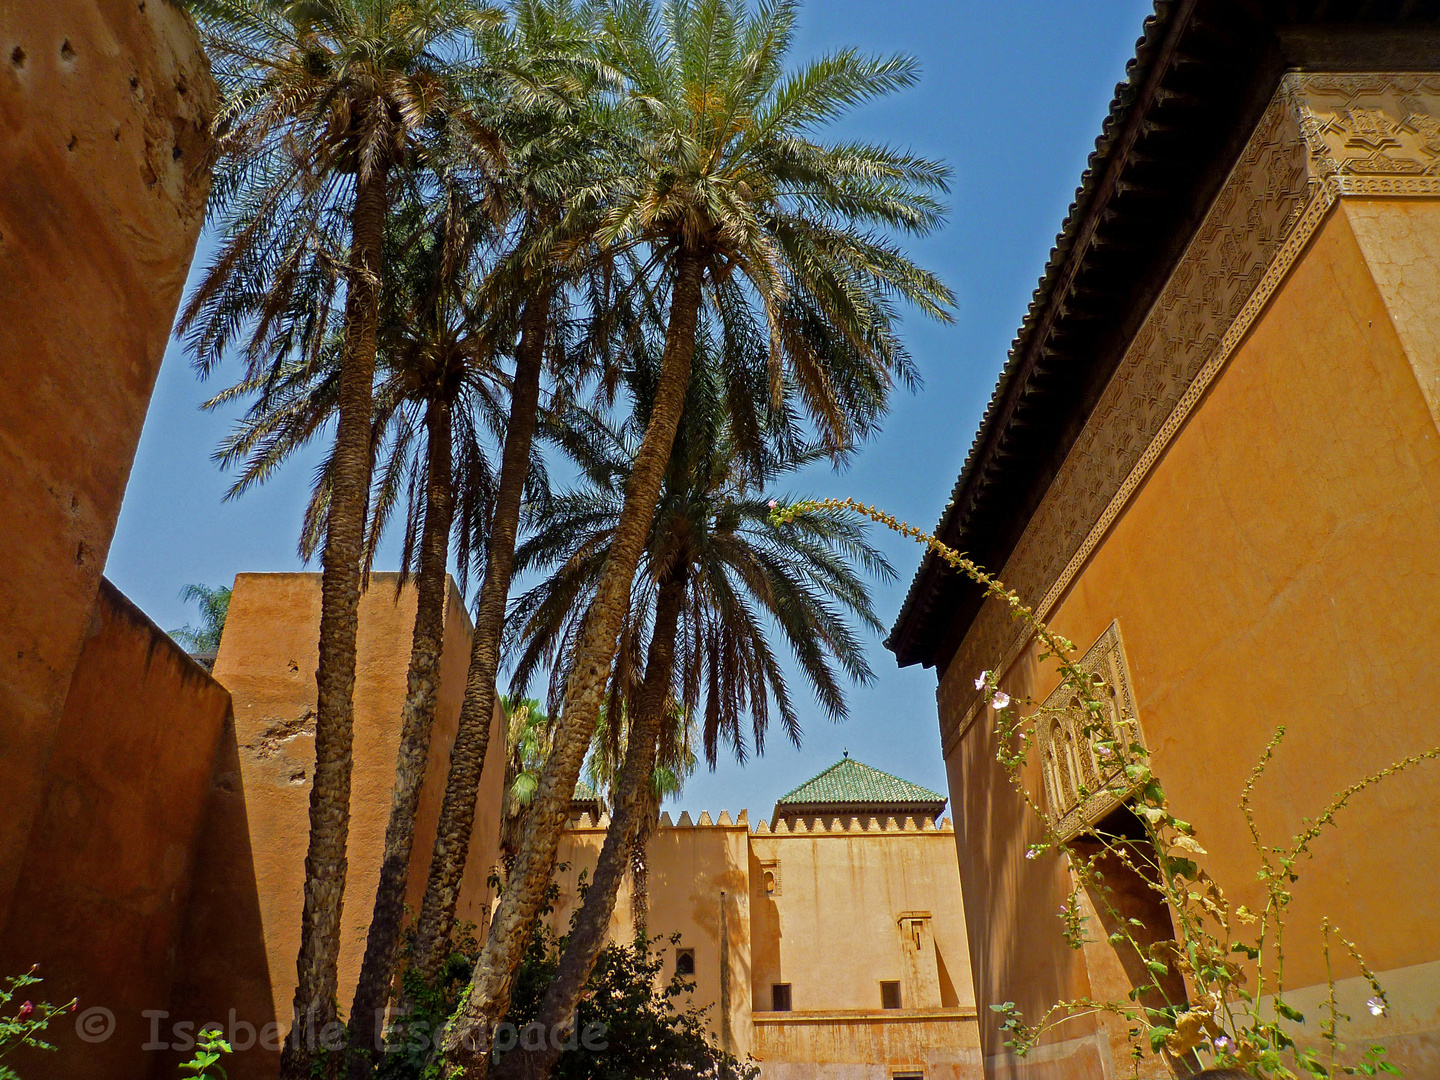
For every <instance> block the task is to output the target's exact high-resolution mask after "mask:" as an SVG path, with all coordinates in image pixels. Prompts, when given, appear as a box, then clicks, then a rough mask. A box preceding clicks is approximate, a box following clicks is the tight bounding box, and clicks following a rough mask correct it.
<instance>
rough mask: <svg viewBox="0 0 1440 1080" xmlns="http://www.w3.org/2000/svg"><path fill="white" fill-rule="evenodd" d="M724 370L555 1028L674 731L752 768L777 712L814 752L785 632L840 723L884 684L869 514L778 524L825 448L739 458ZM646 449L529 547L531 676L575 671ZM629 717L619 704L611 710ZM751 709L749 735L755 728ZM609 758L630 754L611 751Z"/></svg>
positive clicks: (652, 606) (555, 993) (661, 589)
mask: <svg viewBox="0 0 1440 1080" xmlns="http://www.w3.org/2000/svg"><path fill="white" fill-rule="evenodd" d="M707 351H708V350H707ZM701 357H702V358H703V357H704V353H702V354H701ZM707 367H708V365H706V366H705V367H702V369H701V370H699V371H697V372H696V373H695V377H694V378H692V383H691V392H690V394H689V395H688V399H687V407H686V412H685V415H684V418H683V419H682V422H681V429H680V432H679V435H678V437H677V439H676V443H675V446H674V448H673V450H672V454H671V462H670V467H669V469H668V470H667V472H666V477H665V486H664V489H663V492H662V495H661V501H660V505H659V507H658V508H657V510H656V514H655V519H654V522H653V525H652V528H651V535H650V538H649V543H648V545H647V547H646V551H645V554H644V557H643V559H642V566H641V570H640V572H639V573H638V574H637V575H636V580H635V586H634V588H633V589H632V607H633V608H634V609H636V610H637V612H641V613H645V612H648V613H649V618H647V617H645V615H644V614H641V616H640V617H638V618H632V620H631V625H638V624H644V623H646V622H649V625H650V630H649V645H648V649H647V650H646V652H647V660H646V664H645V671H644V676H643V679H642V680H641V681H640V684H639V687H638V692H637V691H632V690H628V689H627V688H625V687H623V686H622V687H621V688H620V689H619V691H618V692H619V693H620V694H621V695H623V697H624V699H625V700H624V701H623V702H622V703H621V704H622V705H623V706H624V708H625V711H626V712H628V714H629V716H630V719H631V722H630V724H629V728H628V731H627V733H626V735H627V741H626V746H625V752H624V761H623V764H622V765H621V766H620V769H619V775H618V777H617V779H616V781H615V785H614V787H615V791H616V798H615V815H614V817H613V818H612V819H611V823H610V829H609V831H608V832H607V834H606V838H605V843H604V845H603V847H602V849H601V853H600V858H599V861H598V862H597V865H596V868H595V873H594V876H593V879H592V882H591V885H590V889H589V890H588V891H587V893H586V895H585V900H584V902H583V903H582V905H581V910H580V913H579V915H578V917H577V918H576V921H575V923H574V926H573V928H572V930H571V933H570V937H569V941H568V944H567V947H566V950H565V952H564V954H563V955H562V957H561V960H560V966H559V968H558V970H557V972H556V975H555V977H554V979H553V980H552V981H551V983H550V985H549V987H548V989H547V991H546V996H545V1000H544V1002H543V1004H542V1006H541V1010H540V1015H539V1021H540V1023H542V1024H562V1023H564V1021H565V1019H566V1017H568V1016H569V1015H570V1014H571V1012H572V1010H573V1009H574V1007H575V1005H576V1003H577V1002H578V1000H579V995H580V993H581V991H582V990H583V988H584V984H585V981H586V980H587V979H588V978H589V975H590V972H591V970H592V968H593V967H594V964H595V960H596V958H597V957H598V956H599V953H600V950H601V949H602V948H603V947H604V944H605V940H606V934H607V930H608V927H609V924H610V918H611V915H612V914H613V912H614V905H615V899H616V895H617V891H618V887H619V883H620V880H621V879H622V877H623V876H624V873H625V871H626V869H627V866H628V865H630V864H632V862H633V861H634V859H635V857H636V851H635V840H636V837H637V835H638V834H639V832H640V830H641V826H642V822H643V821H644V820H645V819H646V818H647V817H648V815H649V812H650V805H649V803H650V800H649V799H647V798H644V797H636V795H634V794H630V795H628V797H627V793H630V792H644V791H646V790H647V789H650V790H653V782H654V779H655V773H656V771H657V767H658V765H659V761H658V758H657V750H658V746H659V743H660V741H661V735H662V732H663V731H664V730H665V728H666V727H672V728H673V726H674V724H675V720H676V719H677V718H678V717H683V716H688V715H693V716H702V715H703V717H704V731H703V737H702V738H703V744H704V747H705V751H706V756H707V758H708V759H709V761H710V762H711V764H712V765H713V764H714V762H715V761H716V757H717V753H718V749H719V747H720V745H721V744H728V745H729V746H730V748H731V750H732V752H733V753H734V754H735V756H736V757H738V758H740V759H742V760H743V759H744V757H745V756H746V755H747V754H748V753H749V752H750V750H751V748H752V746H753V748H754V749H755V750H756V751H759V750H761V749H762V748H763V746H764V738H765V732H766V728H767V726H768V723H769V717H770V707H771V704H772V702H773V705H774V707H775V709H776V711H777V712H778V713H779V715H780V718H781V720H782V724H783V726H784V728H785V731H786V733H787V734H788V735H789V737H790V738H791V740H792V741H793V742H795V743H796V745H798V744H799V741H800V736H801V732H800V723H799V718H798V715H797V714H796V711H795V707H794V704H793V701H792V700H791V696H790V690H789V687H788V686H787V684H786V680H785V677H784V674H783V672H782V670H781V668H780V664H779V662H778V658H777V657H776V655H775V650H774V648H773V646H772V645H771V641H770V638H771V634H772V632H773V633H774V635H775V636H778V637H779V638H780V639H782V640H783V641H784V642H785V643H786V645H788V647H789V651H790V652H791V654H792V656H793V657H794V659H795V661H796V663H797V665H798V667H799V669H800V671H801V672H802V674H803V675H804V677H805V679H806V681H807V682H808V683H809V684H810V686H811V688H812V689H813V690H814V691H815V694H816V697H817V698H818V700H819V701H820V702H821V704H822V706H823V708H824V709H825V710H826V712H827V714H828V715H829V716H830V717H831V718H832V719H835V720H839V719H841V718H843V717H844V716H845V712H846V705H845V697H844V691H843V686H842V679H841V675H842V673H843V675H845V676H848V677H849V678H851V679H853V680H855V681H857V682H868V681H870V679H871V678H872V673H871V671H870V667H869V665H868V663H867V662H866V660H865V655H864V646H863V643H862V642H861V640H860V639H859V637H858V636H857V635H856V633H855V632H854V629H853V628H852V627H851V625H850V619H851V618H852V617H853V618H854V619H857V620H858V621H859V622H860V623H862V624H863V625H864V626H866V627H867V628H869V629H872V630H875V631H879V630H880V629H881V626H880V623H879V621H878V620H877V619H876V617H875V614H874V611H873V609H872V607H871V603H870V598H869V594H868V590H867V589H866V586H865V583H864V580H863V578H862V577H861V574H860V571H861V570H863V571H866V572H869V573H873V574H877V575H879V576H880V577H882V578H883V579H889V578H893V576H894V572H893V570H892V569H891V568H890V566H889V564H888V563H887V562H886V561H885V559H884V557H883V556H882V555H881V554H880V553H879V552H878V551H877V550H876V549H875V548H873V547H871V546H870V545H869V544H868V543H867V542H866V541H865V536H864V534H865V526H864V524H863V523H862V522H861V521H860V520H859V519H858V518H857V517H856V516H855V515H852V514H848V513H831V512H810V513H804V514H800V515H798V516H797V518H796V519H795V521H794V522H793V523H790V524H786V525H775V524H774V523H773V522H772V520H771V517H770V510H771V508H770V505H769V501H768V500H767V498H766V489H767V488H768V487H770V486H771V485H773V484H774V483H775V482H777V481H778V480H779V479H780V478H781V477H782V476H784V475H785V474H787V473H790V472H793V471H794V470H795V469H796V468H799V467H801V466H803V465H805V464H807V463H809V462H810V461H812V460H814V458H815V456H816V452H815V451H805V450H803V449H801V450H800V451H798V452H797V451H796V450H795V448H793V447H790V446H786V445H785V443H784V442H783V441H781V444H780V448H779V449H777V450H771V451H770V452H768V453H764V454H763V455H762V456H761V459H760V461H759V463H758V465H757V464H756V463H754V462H749V461H745V460H743V459H741V458H740V457H738V456H737V454H736V453H735V444H734V442H733V440H732V439H730V438H729V437H728V434H727V431H726V428H727V426H728V424H727V417H728V416H729V415H730V412H731V409H730V403H729V401H728V399H727V398H726V397H725V396H724V395H723V394H721V393H707V392H706V390H705V386H706V384H707V383H711V382H712V381H713V374H714V373H713V370H706V368H707ZM635 441H636V440H635V438H634V437H633V436H631V437H627V433H626V432H624V431H623V430H622V431H621V432H616V433H614V437H613V439H611V440H609V441H608V443H600V444H599V445H593V446H592V450H598V451H600V453H599V454H598V455H597V456H596V457H595V458H593V459H592V460H590V461H587V462H584V463H583V465H584V472H585V474H586V475H587V476H589V477H592V478H604V479H600V480H599V482H598V483H595V484H594V486H591V487H588V488H586V489H582V490H580V491H576V492H571V493H568V494H566V495H563V496H560V497H558V498H557V499H556V500H555V501H554V503H553V504H552V506H551V507H550V508H549V512H548V513H547V520H546V523H545V526H544V528H542V529H541V530H540V531H539V532H538V533H537V534H536V536H535V537H533V538H532V539H531V540H529V541H527V542H526V544H525V545H523V547H522V549H521V554H520V561H521V563H522V565H523V566H525V567H526V568H527V569H532V568H537V569H538V568H540V567H542V566H543V567H549V568H553V570H554V572H553V573H552V575H551V577H550V578H549V579H547V580H546V581H545V582H543V583H542V584H541V585H539V586H536V588H534V589H532V590H531V591H530V592H529V593H527V594H526V595H525V596H523V597H521V598H520V599H519V600H518V601H517V603H516V615H517V621H516V624H515V626H516V635H517V638H519V639H520V640H521V641H523V642H524V648H523V652H522V654H521V659H520V663H519V665H517V668H518V669H519V670H521V671H528V670H531V669H532V668H533V663H532V662H533V661H534V660H535V659H536V658H537V657H538V656H540V655H542V654H549V655H551V656H552V657H554V659H555V660H557V661H558V663H557V666H558V667H560V668H561V669H562V670H563V669H564V668H566V667H568V666H569V664H568V663H567V658H566V657H565V656H563V655H559V656H556V655H555V654H556V652H557V650H558V649H562V648H563V643H564V642H565V641H566V640H573V634H572V633H570V632H568V631H569V625H567V624H573V623H574V622H576V621H578V620H580V619H581V618H582V617H583V616H581V615H580V611H581V610H583V608H584V606H585V604H586V602H588V601H589V599H590V598H591V597H592V596H593V595H594V592H595V588H596V584H597V582H598V580H599V577H600V575H601V573H602V570H603V559H602V558H601V557H599V556H600V555H601V553H602V552H603V551H604V550H605V548H606V547H607V546H608V545H609V544H610V543H612V542H613V536H614V532H615V528H616V523H617V521H618V519H619V516H620V513H621V510H622V506H623V485H624V482H625V479H626V477H625V473H626V471H627V465H628V462H629V461H630V460H632V458H633V445H634V442H635ZM577 601H578V605H577ZM567 604H568V605H569V610H566V608H567ZM577 607H578V609H579V610H577ZM527 615H528V617H526V616H527ZM771 628H773V631H772V630H771ZM677 676H678V677H677ZM612 689H613V684H612ZM616 711H617V710H615V709H614V706H613V705H612V707H611V708H610V709H609V710H607V712H608V713H609V714H611V715H613V714H614V713H615V712H616ZM747 715H748V718H749V723H748V725H742V721H743V720H744V719H745V717H746V716H747ZM746 726H748V728H749V731H748V733H747V731H746V730H745V727H746ZM747 735H748V738H747ZM599 753H600V755H601V756H602V757H604V756H607V755H608V756H611V757H613V756H614V752H613V750H607V748H606V747H605V745H604V744H603V743H602V744H601V747H600V748H599ZM557 1054H558V1051H554V1052H552V1051H550V1050H541V1051H538V1052H536V1051H524V1050H521V1051H516V1052H513V1053H511V1054H510V1055H507V1056H506V1058H505V1059H504V1061H503V1063H502V1064H501V1065H500V1066H499V1068H498V1073H497V1076H498V1077H504V1078H512V1077H544V1076H546V1075H548V1072H549V1070H550V1068H551V1067H552V1066H553V1064H554V1060H555V1057H556V1055H557Z"/></svg>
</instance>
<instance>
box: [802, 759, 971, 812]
mask: <svg viewBox="0 0 1440 1080" xmlns="http://www.w3.org/2000/svg"><path fill="white" fill-rule="evenodd" d="M944 801H945V796H943V795H940V794H937V793H936V792H933V791H931V790H930V789H929V788H923V787H921V786H920V785H919V784H912V783H910V781H908V780H901V779H900V778H899V777H898V776H891V775H890V774H889V773H887V772H881V771H880V770H879V769H872V768H871V767H870V766H869V765H862V764H861V763H860V762H858V761H855V760H854V759H853V758H848V757H846V758H841V759H840V760H839V761H837V762H836V763H835V764H834V765H831V766H830V768H828V769H826V770H825V771H824V772H822V773H821V774H820V775H819V776H815V777H812V778H811V779H809V780H807V781H805V783H803V784H801V785H800V786H799V787H797V788H796V789H795V790H794V791H792V792H790V793H789V794H788V795H782V796H781V797H780V800H779V802H777V803H776V804H775V805H776V808H777V809H778V808H781V807H784V806H787V805H794V806H814V805H817V804H819V803H864V804H866V805H875V804H885V803H943V802H944Z"/></svg>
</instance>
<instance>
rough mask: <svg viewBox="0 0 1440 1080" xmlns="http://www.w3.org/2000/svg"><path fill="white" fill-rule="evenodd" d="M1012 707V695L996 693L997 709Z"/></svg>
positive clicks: (1003, 692) (997, 691)
mask: <svg viewBox="0 0 1440 1080" xmlns="http://www.w3.org/2000/svg"><path fill="white" fill-rule="evenodd" d="M1009 707H1010V695H1009V694H1007V693H1005V691H1004V690H996V691H995V708H997V709H1008V708H1009Z"/></svg>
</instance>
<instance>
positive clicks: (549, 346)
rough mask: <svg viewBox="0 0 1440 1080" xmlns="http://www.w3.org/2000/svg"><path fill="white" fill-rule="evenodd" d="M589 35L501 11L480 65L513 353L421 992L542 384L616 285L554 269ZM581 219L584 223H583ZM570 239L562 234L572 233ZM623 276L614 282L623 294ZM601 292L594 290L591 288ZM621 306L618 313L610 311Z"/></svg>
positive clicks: (498, 294) (596, 163) (593, 134)
mask: <svg viewBox="0 0 1440 1080" xmlns="http://www.w3.org/2000/svg"><path fill="white" fill-rule="evenodd" d="M593 29H594V21H593V12H592V10H591V8H590V6H589V5H586V4H584V3H577V2H575V0H513V2H512V4H511V19H510V22H509V24H508V26H507V28H506V31H505V33H504V34H501V35H497V36H496V37H495V38H494V39H493V40H492V48H493V52H492V57H491V63H492V65H493V66H494V67H495V68H496V69H497V70H499V71H502V72H504V73H505V76H506V78H505V87H506V92H505V100H506V102H507V103H508V109H507V111H508V113H509V114H510V121H509V126H510V127H511V129H512V130H513V131H514V134H513V135H512V138H511V142H512V143H513V144H514V145H515V147H516V151H515V156H514V160H513V162H512V169H511V170H510V173H509V179H510V181H511V183H512V185H513V199H514V202H515V205H516V206H517V208H518V214H517V222H516V226H515V228H514V230H513V235H512V242H513V246H512V248H511V251H510V254H509V256H508V257H507V259H506V260H505V262H504V263H503V264H502V266H501V268H500V270H499V271H498V272H497V273H495V274H493V275H492V276H491V279H490V286H489V290H490V295H491V303H492V304H494V305H496V306H499V305H502V304H505V303H510V304H514V305H517V306H518V316H517V318H518V324H519V330H518V334H519V339H518V343H517V345H516V348H515V370H514V378H513V383H512V391H511V398H510V410H509V415H508V417H507V418H506V421H505V425H504V430H505V436H504V445H503V448H502V451H501V461H500V475H499V482H498V486H497V489H496V491H495V497H494V500H493V504H492V509H491V513H490V516H489V518H488V520H487V522H486V527H485V537H486V542H485V545H484V551H483V556H484V574H483V577H482V580H481V584H480V591H479V595H478V597H477V600H476V606H475V634H474V637H473V639H472V642H471V651H470V665H469V670H468V672H467V674H466V680H465V694H464V698H463V701H462V703H461V707H460V717H459V721H458V726H457V731H456V736H455V742H454V745H453V747H452V750H451V754H450V769H449V774H448V776H447V779H446V785H445V794H444V798H443V800H442V803H441V808H440V818H439V822H438V824H437V827H436V834H435V847H434V852H433V854H432V857H431V861H430V872H429V877H428V880H427V882H426V888H425V895H424V899H423V900H422V902H421V906H420V912H419V915H418V917H417V919H416V930H415V941H414V946H413V948H412V951H411V967H412V970H414V971H415V972H416V973H417V974H418V975H419V976H420V977H421V978H422V979H423V980H426V981H433V979H434V978H435V977H436V976H437V974H438V973H439V970H440V967H441V966H442V965H443V964H444V962H445V959H446V957H448V956H449V955H450V935H451V931H452V929H453V928H454V924H455V910H456V904H457V902H458V900H459V896H460V884H461V881H462V880H463V878H464V873H465V865H466V861H467V859H468V857H469V847H470V837H471V833H472V832H473V831H474V822H475V802H476V797H477V793H478V791H479V785H480V776H481V773H482V772H483V770H484V767H485V758H486V754H487V752H488V748H489V741H490V728H491V723H492V718H493V714H494V709H495V693H496V690H495V684H496V675H497V673H498V671H499V664H500V641H501V633H502V630H503V625H504V620H505V604H506V600H507V598H508V596H509V592H510V580H511V574H512V563H513V558H514V551H515V543H516V539H517V537H518V534H519V522H520V514H521V506H522V502H523V495H524V492H525V490H526V485H527V476H528V475H529V470H530V468H531V460H532V447H533V445H534V439H535V436H536V432H537V430H538V428H539V425H540V423H541V420H542V409H541V407H540V387H541V377H542V373H543V371H544V368H545V365H546V357H547V355H548V356H549V357H550V358H551V367H552V369H554V368H557V367H566V366H567V364H566V363H564V362H563V361H564V358H565V357H567V356H573V357H578V361H579V363H578V367H579V368H580V369H582V370H583V369H585V368H587V367H588V366H589V359H590V354H592V353H594V352H595V351H596V348H595V347H594V346H593V345H590V344H587V342H589V341H593V340H594V339H595V336H596V334H597V333H598V334H599V336H600V339H601V340H602V341H603V338H604V334H605V327H606V325H607V318H608V314H609V312H610V310H611V309H612V307H613V306H614V300H615V293H614V291H613V290H614V288H615V287H616V284H617V279H616V277H615V275H614V273H613V272H611V271H613V267H611V266H610V265H609V264H610V262H611V261H612V260H607V259H605V258H600V259H596V258H594V257H593V256H594V252H593V251H588V250H587V251H582V250H580V249H578V248H576V249H572V251H571V257H570V258H569V259H568V260H567V262H566V264H565V265H561V264H560V263H559V262H558V261H557V260H556V258H555V245H556V242H557V239H558V237H559V233H558V231H557V223H558V221H559V219H560V217H561V214H562V210H563V207H564V205H565V204H566V202H567V201H568V200H569V199H570V197H571V195H572V193H573V192H574V191H576V190H583V189H584V188H586V187H588V186H592V185H593V184H594V182H595V178H596V177H597V176H598V175H603V173H604V170H605V168H606V167H607V163H608V162H609V161H610V160H611V158H612V156H613V155H612V153H611V149H610V147H609V145H608V139H607V135H608V132H607V131H606V129H605V128H604V127H603V126H602V125H601V124H599V123H598V122H597V119H596V117H595V115H594V106H595V95H596V92H597V90H598V88H599V87H600V86H601V85H602V84H603V78H604V73H603V71H601V70H600V68H599V66H598V65H597V64H596V63H595V62H594V59H593V56H592V55H591V54H590V53H589V51H588V49H589V42H590V40H591V37H592V34H593ZM582 219H583V215H582ZM571 231H572V232H573V231H574V227H573V225H572V228H571ZM624 276H625V275H623V274H622V275H621V279H622V280H623V278H624ZM597 278H598V279H600V280H602V281H603V282H605V285H604V286H602V287H598V288H597V287H595V285H594V281H595V280H596V279H597ZM577 289H579V290H580V291H581V292H582V293H584V295H582V296H579V297H578V299H579V300H580V301H581V303H580V305H579V306H581V307H583V308H586V309H587V310H588V311H589V312H590V313H591V318H590V323H591V327H590V329H589V331H588V332H583V333H581V334H580V340H579V342H578V344H577V343H576V342H566V341H562V337H564V336H566V335H565V334H564V330H565V324H566V323H567V322H568V321H571V316H570V315H569V314H568V313H569V312H570V311H571V310H573V309H574V307H575V306H576V305H575V303H574V302H573V300H572V296H571V294H572V293H573V292H574V291H575V290H577ZM622 306H623V305H622Z"/></svg>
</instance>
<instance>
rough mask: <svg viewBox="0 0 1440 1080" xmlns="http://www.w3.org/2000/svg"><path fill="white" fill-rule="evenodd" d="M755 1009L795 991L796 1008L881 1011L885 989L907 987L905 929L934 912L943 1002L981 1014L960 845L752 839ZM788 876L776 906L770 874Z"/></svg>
mask: <svg viewBox="0 0 1440 1080" xmlns="http://www.w3.org/2000/svg"><path fill="white" fill-rule="evenodd" d="M750 850H751V858H752V893H751V900H750V903H751V910H752V919H753V939H754V940H753V945H752V949H753V957H754V960H753V963H754V1000H755V1003H756V1008H757V1009H762V1010H768V1009H769V1008H770V1001H771V987H772V985H773V984H775V983H789V984H790V995H791V1008H793V1009H795V1010H797V1011H807V1010H812V1009H868V1010H878V1009H879V1008H880V983H881V981H888V980H895V981H902V982H903V980H904V971H903V963H902V961H903V956H902V942H901V933H900V927H899V923H898V919H899V917H900V915H901V913H902V912H927V913H929V915H930V917H931V927H932V929H933V934H934V951H935V953H936V954H937V955H938V957H939V965H938V966H939V968H940V975H939V987H938V1000H936V1001H933V1002H910V1001H902V1004H903V1005H904V1006H905V1007H906V1008H912V1007H919V1006H922V1005H933V1006H943V1007H950V1008H957V1007H959V1006H961V1005H965V1006H971V1005H973V1004H974V1001H975V995H974V988H973V983H972V980H971V977H970V950H969V945H968V943H967V942H966V939H965V919H964V915H963V905H962V903H961V900H960V876H959V873H958V872H957V869H956V866H955V846H954V836H953V835H952V834H951V832H950V830H949V829H945V830H944V831H939V830H935V829H933V828H932V829H930V830H926V831H920V830H916V831H895V832H864V831H858V830H850V829H847V830H845V831H843V832H825V833H814V832H811V833H803V834H796V833H790V834H788V835H777V834H775V833H770V834H768V835H757V836H754V837H752V838H751V843H750ZM769 862H774V863H776V864H777V868H778V871H779V885H778V890H777V893H776V894H775V895H773V896H767V895H766V893H765V890H764V884H763V875H762V874H760V873H759V872H758V867H759V866H760V865H762V864H765V863H769Z"/></svg>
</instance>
